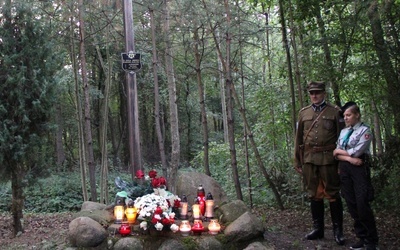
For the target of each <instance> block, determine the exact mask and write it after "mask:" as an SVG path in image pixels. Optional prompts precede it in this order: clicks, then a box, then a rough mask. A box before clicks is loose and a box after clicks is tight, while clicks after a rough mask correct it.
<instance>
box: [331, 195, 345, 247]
mask: <svg viewBox="0 0 400 250" xmlns="http://www.w3.org/2000/svg"><path fill="white" fill-rule="evenodd" d="M329 206H330V209H331V219H332V225H333V237H334V239H335V241H336V243H337V244H338V245H344V236H343V205H342V199H341V198H340V197H339V196H338V197H336V200H335V201H333V202H329Z"/></svg>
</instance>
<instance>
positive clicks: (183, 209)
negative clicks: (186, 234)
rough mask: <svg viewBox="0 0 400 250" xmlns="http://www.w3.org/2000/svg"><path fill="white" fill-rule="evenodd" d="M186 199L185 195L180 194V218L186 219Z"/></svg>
mask: <svg viewBox="0 0 400 250" xmlns="http://www.w3.org/2000/svg"><path fill="white" fill-rule="evenodd" d="M187 214H188V201H187V198H186V195H183V196H182V200H181V213H180V215H181V219H182V220H186V219H187V217H188V215H187Z"/></svg>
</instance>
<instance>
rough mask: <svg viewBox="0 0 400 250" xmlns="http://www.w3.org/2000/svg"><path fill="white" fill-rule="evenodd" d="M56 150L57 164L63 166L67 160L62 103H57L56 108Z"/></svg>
mask: <svg viewBox="0 0 400 250" xmlns="http://www.w3.org/2000/svg"><path fill="white" fill-rule="evenodd" d="M55 115H56V123H57V132H56V152H57V166H58V167H62V166H63V164H64V162H65V151H64V145H63V116H62V110H61V104H60V103H58V104H57V108H56V114H55Z"/></svg>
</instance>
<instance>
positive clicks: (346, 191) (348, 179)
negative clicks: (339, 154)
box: [339, 161, 378, 243]
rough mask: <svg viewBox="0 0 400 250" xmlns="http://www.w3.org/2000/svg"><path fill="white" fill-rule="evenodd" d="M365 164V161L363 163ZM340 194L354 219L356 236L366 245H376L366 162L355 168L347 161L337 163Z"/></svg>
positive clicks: (371, 197) (368, 170) (371, 190)
mask: <svg viewBox="0 0 400 250" xmlns="http://www.w3.org/2000/svg"><path fill="white" fill-rule="evenodd" d="M364 162H365V161H364ZM339 170H340V181H341V194H342V196H343V198H344V199H345V201H346V204H347V208H348V211H349V213H350V215H351V217H352V218H353V219H354V230H355V233H356V236H357V237H358V238H360V239H362V240H365V241H366V242H367V243H378V233H377V229H376V223H375V218H374V213H373V211H372V208H371V206H370V201H372V199H373V189H372V185H371V177H370V168H369V163H368V161H367V162H366V163H364V164H363V165H362V166H355V165H352V164H351V163H349V162H347V161H341V162H339Z"/></svg>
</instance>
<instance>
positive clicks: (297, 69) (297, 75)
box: [282, 0, 304, 126]
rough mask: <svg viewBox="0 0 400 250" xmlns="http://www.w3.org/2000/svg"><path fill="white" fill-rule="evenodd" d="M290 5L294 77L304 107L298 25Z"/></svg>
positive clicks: (290, 4) (300, 104) (298, 96)
mask: <svg viewBox="0 0 400 250" xmlns="http://www.w3.org/2000/svg"><path fill="white" fill-rule="evenodd" d="M288 6H289V7H288V8H289V21H290V37H291V44H292V47H293V57H294V68H295V74H294V79H295V81H296V85H297V98H298V99H299V106H300V107H304V100H303V89H302V87H301V76H300V75H301V74H300V63H299V57H298V55H299V53H298V52H297V43H296V31H297V27H295V25H294V21H293V7H292V3H291V0H289V4H288ZM282 15H283V14H282ZM294 108H295V109H294V110H295V111H296V110H297V109H296V107H294ZM294 121H296V114H295V119H294ZM295 126H296V125H295Z"/></svg>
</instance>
